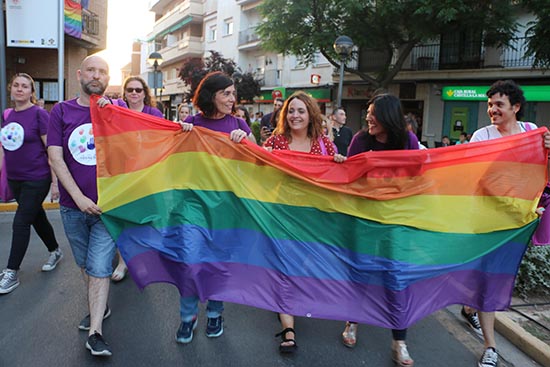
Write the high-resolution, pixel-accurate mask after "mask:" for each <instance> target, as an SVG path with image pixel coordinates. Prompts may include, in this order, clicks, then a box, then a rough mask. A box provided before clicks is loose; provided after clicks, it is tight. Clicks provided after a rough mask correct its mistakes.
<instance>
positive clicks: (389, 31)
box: [258, 0, 547, 89]
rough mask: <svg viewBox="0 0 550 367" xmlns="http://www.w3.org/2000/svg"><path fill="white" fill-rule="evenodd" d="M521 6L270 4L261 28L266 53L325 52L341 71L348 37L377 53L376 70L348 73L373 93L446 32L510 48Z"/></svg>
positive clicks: (429, 1) (472, 0) (292, 0)
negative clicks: (342, 44)
mask: <svg viewBox="0 0 550 367" xmlns="http://www.w3.org/2000/svg"><path fill="white" fill-rule="evenodd" d="M526 1H527V0H526ZM539 1H542V2H544V1H547V0H539ZM516 2H517V1H514V0H487V1H479V0H407V1H398V0H347V1H339V0H265V1H264V2H263V3H262V5H261V6H260V13H261V15H262V16H263V18H264V19H265V21H264V22H263V23H261V24H260V25H259V26H258V33H259V35H260V37H261V39H262V45H263V47H264V48H265V49H268V50H272V51H276V52H280V53H283V54H294V55H299V56H301V57H302V58H303V60H304V62H306V63H310V62H311V61H313V59H314V56H315V53H316V52H321V53H322V54H323V55H324V56H325V57H326V58H327V60H328V61H329V62H330V63H331V64H332V65H334V66H335V67H340V64H339V56H338V55H336V53H335V52H334V50H333V48H332V44H333V42H334V40H335V39H336V37H338V36H340V35H343V34H345V35H347V36H349V37H351V38H352V39H353V41H354V44H355V45H356V46H357V47H358V49H359V50H361V51H365V50H371V51H373V53H372V54H376V55H378V56H380V57H383V60H382V61H381V62H379V63H378V64H379V65H380V66H379V67H378V68H377V69H376V70H374V71H369V72H367V71H364V70H355V69H350V68H348V67H346V68H345V70H346V71H347V72H350V73H353V74H356V75H358V76H359V77H361V79H363V80H365V81H367V82H368V83H369V84H370V85H371V86H372V88H373V89H376V88H386V87H387V86H388V85H389V84H390V83H391V81H392V80H393V78H394V77H395V75H396V74H397V73H398V72H399V71H400V70H401V68H402V66H403V64H404V62H405V60H406V59H407V57H408V56H409V54H410V52H411V50H412V49H413V48H414V46H416V45H418V44H419V43H422V42H428V41H430V40H433V39H438V38H439V37H440V35H441V34H443V33H450V32H461V31H470V32H472V31H477V32H479V34H480V35H482V37H483V41H484V44H485V45H488V46H502V45H508V44H509V42H510V40H511V38H512V37H513V35H514V32H515V31H516V29H517V22H516V19H515V14H517V12H514V7H515V6H517V5H514V3H516ZM372 54H371V55H372ZM365 55H366V57H369V54H368V53H366V54H365ZM355 57H357V54H355Z"/></svg>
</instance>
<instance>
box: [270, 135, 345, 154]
mask: <svg viewBox="0 0 550 367" xmlns="http://www.w3.org/2000/svg"><path fill="white" fill-rule="evenodd" d="M319 141H322V142H323V144H324V146H325V152H326V153H325V154H324V155H335V154H336V153H337V152H336V147H335V146H334V143H333V142H332V141H330V139H329V138H328V137H326V136H324V135H323V136H322V137H321V139H319V140H314V141H313V142H312V143H311V149H310V150H309V154H315V155H323V149H322V148H321V144H320V143H319ZM264 147H271V148H273V150H290V147H289V146H288V140H287V139H286V137H285V136H284V135H272V136H270V137H269V139H267V140H266V141H265V143H264Z"/></svg>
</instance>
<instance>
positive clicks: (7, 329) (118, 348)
mask: <svg viewBox="0 0 550 367" xmlns="http://www.w3.org/2000/svg"><path fill="white" fill-rule="evenodd" d="M48 217H49V218H50V220H51V222H52V224H53V226H54V228H55V230H56V234H57V236H58V240H59V242H60V244H61V248H62V250H63V251H64V253H65V258H64V259H63V260H62V262H61V263H60V264H59V265H58V267H57V269H56V270H54V271H53V272H50V273H44V272H41V271H40V269H41V267H42V264H43V263H44V262H45V260H46V259H47V250H46V247H45V246H44V245H43V244H42V243H41V242H40V240H39V239H38V237H37V236H36V235H35V234H34V232H33V234H32V236H31V244H30V246H29V250H28V252H27V255H26V257H25V259H24V261H23V264H22V266H21V271H20V273H19V277H20V281H21V285H20V286H19V287H18V288H17V289H16V290H14V291H13V292H12V293H11V294H7V295H2V296H0V367H4V366H5V367H8V366H9V367H19V366H25V367H28V366H136V367H138V366H154V367H162V366H175V365H179V366H229V367H230V366H239V367H246V366H254V367H258V366H289V367H290V366H292V367H294V366H296V367H298V366H320V367H322V366H381V367H386V366H388V367H391V366H394V364H393V362H392V360H391V352H390V343H391V332H390V331H389V330H386V329H381V328H377V327H373V326H368V325H361V326H360V327H359V334H358V344H357V346H356V348H355V349H348V348H346V347H344V346H343V345H342V343H341V341H340V340H341V339H340V335H341V332H342V330H343V327H344V323H343V322H340V321H327V320H314V319H305V318H298V319H297V322H296V331H297V343H298V346H299V348H298V352H297V353H296V354H294V355H291V356H282V355H280V354H279V352H278V349H277V347H278V342H279V340H278V339H276V338H275V337H274V335H275V333H277V332H279V331H280V326H279V324H278V322H277V319H276V317H275V314H274V313H272V312H269V311H264V310H260V309H255V308H252V307H247V306H242V305H237V304H228V303H226V305H225V306H226V310H225V312H224V318H225V332H224V334H223V335H222V336H221V337H219V338H216V339H208V338H207V337H206V336H205V334H204V328H205V318H204V308H202V307H201V317H200V319H199V326H198V328H197V330H196V332H195V338H194V340H193V342H192V343H191V344H188V345H180V344H177V343H176V342H175V333H176V330H177V328H178V325H179V296H178V293H177V291H176V288H175V287H173V286H171V285H168V284H155V285H151V286H149V287H147V288H146V289H145V290H144V291H143V292H140V291H139V290H138V289H137V287H136V286H135V285H134V283H133V282H132V280H131V279H126V280H124V281H123V282H121V283H119V284H113V285H112V287H111V292H110V299H109V305H110V307H111V309H112V316H111V317H110V318H109V319H107V320H106V321H105V322H104V327H103V328H104V336H105V338H106V340H107V342H108V343H109V344H110V345H111V347H112V349H113V356H112V357H107V358H105V357H92V356H91V355H90V353H89V352H88V351H87V350H86V349H85V347H84V344H85V342H86V336H87V333H86V332H83V331H80V330H78V328H77V326H78V323H79V321H80V320H81V319H82V318H83V317H84V316H85V315H86V313H87V307H86V298H85V288H84V283H83V281H82V279H81V276H80V271H79V270H78V268H77V267H76V265H75V264H74V261H73V258H72V254H71V252H70V248H69V245H68V243H67V240H66V238H65V235H64V232H63V228H62V225H61V220H60V216H59V212H58V211H56V210H51V211H48ZM12 220H13V213H9V212H8V213H6V212H0V267H1V268H4V267H5V266H6V263H7V258H8V254H9V247H10V239H11V222H12ZM458 310H459V308H458V306H453V307H450V308H449V309H447V310H441V311H439V312H437V313H436V314H434V315H432V316H430V317H427V318H426V319H424V320H422V321H420V322H418V323H417V324H416V325H414V326H413V327H411V328H410V329H409V335H408V346H409V352H410V353H411V356H412V357H413V358H414V360H415V366H453V367H455V366H456V367H462V366H466V367H474V366H477V358H478V357H479V355H480V354H481V352H482V351H483V344H482V342H481V340H480V339H479V338H478V337H476V336H475V334H474V333H473V332H471V331H470V330H469V329H467V328H466V327H465V326H464V325H465V324H464V323H463V322H462V320H461V319H460V318H459V316H458ZM498 343H499V352H500V353H502V355H501V360H500V362H501V363H500V364H499V366H501V367H507V366H508V367H510V366H518V367H519V366H521V367H537V366H538V365H537V364H535V363H534V362H532V361H530V360H529V359H528V358H527V357H526V356H525V355H523V353H521V352H520V351H519V350H518V349H516V348H514V347H513V346H510V345H507V344H506V342H505V341H502V340H501V339H500V338H499V340H498Z"/></svg>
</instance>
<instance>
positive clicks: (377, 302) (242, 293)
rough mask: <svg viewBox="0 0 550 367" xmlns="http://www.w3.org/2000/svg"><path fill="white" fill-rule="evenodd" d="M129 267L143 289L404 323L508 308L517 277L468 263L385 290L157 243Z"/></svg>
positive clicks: (370, 321) (397, 326)
mask: <svg viewBox="0 0 550 367" xmlns="http://www.w3.org/2000/svg"><path fill="white" fill-rule="evenodd" d="M128 267H129V270H130V273H131V275H132V278H133V279H134V280H135V281H136V283H137V285H138V287H140V288H141V289H143V288H144V287H145V286H146V285H148V284H150V283H157V282H167V283H172V284H174V285H176V287H178V289H179V291H180V293H181V294H182V295H184V296H186V295H197V296H198V297H199V298H200V299H201V300H203V301H204V300H206V299H214V300H221V301H228V302H233V303H239V304H244V305H249V306H253V307H258V308H262V309H267V310H271V311H276V312H284V313H288V314H292V315H295V316H305V317H314V318H321V319H334V320H342V321H345V320H353V321H357V322H360V323H365V324H370V325H376V326H381V327H386V328H394V329H404V328H407V327H409V326H410V325H412V324H414V323H415V322H417V321H418V320H420V319H422V318H424V317H426V316H428V315H430V314H432V313H433V312H435V311H437V310H439V309H441V308H444V307H446V306H449V305H452V304H467V305H470V306H472V307H475V308H476V309H479V310H483V311H497V310H503V309H506V308H507V307H508V306H509V302H510V297H511V292H512V290H513V285H514V279H515V276H513V275H509V274H494V273H483V272H479V271H476V270H466V271H457V272H450V273H447V274H444V275H441V276H438V277H435V278H431V279H427V280H424V281H421V282H418V283H415V284H413V285H411V286H410V287H408V288H407V289H405V290H403V291H390V290H388V289H385V288H383V287H380V286H377V285H367V284H357V283H353V282H346V281H336V280H320V279H313V278H307V277H289V276H286V275H284V274H281V273H279V272H276V271H273V270H269V269H265V268H262V267H257V266H253V265H246V264H238V263H220V262H217V263H199V264H192V265H187V264H183V263H178V262H174V261H171V260H169V259H166V258H164V257H162V256H160V254H158V253H157V252H155V251H149V252H145V253H142V254H140V255H137V256H135V257H133V258H132V259H131V260H130V261H129V263H128ZM482 295H485V298H484V297H483V296H482ZM487 295H489V297H487Z"/></svg>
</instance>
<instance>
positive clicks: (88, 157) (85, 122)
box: [48, 98, 97, 209]
mask: <svg viewBox="0 0 550 367" xmlns="http://www.w3.org/2000/svg"><path fill="white" fill-rule="evenodd" d="M50 146H58V147H62V148H63V159H64V161H65V163H66V164H67V167H68V169H69V172H70V173H71V176H72V177H73V179H74V180H75V182H76V184H77V186H78V187H79V188H80V190H81V191H82V193H83V194H84V195H85V196H86V197H88V198H90V199H91V200H92V201H93V202H94V203H97V181H96V155H95V143H94V136H93V132H92V119H91V116H90V107H89V106H81V105H79V104H78V103H77V101H76V98H75V99H71V100H68V101H65V102H60V103H58V104H56V105H55V106H54V107H53V109H52V111H51V113H50V124H49V129H48V147H50ZM59 194H60V198H59V203H60V204H61V205H63V206H66V207H70V208H74V209H78V206H77V205H76V204H75V202H74V201H73V199H72V198H71V196H70V195H69V193H68V192H67V191H66V190H65V188H64V187H63V185H61V184H60V185H59Z"/></svg>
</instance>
